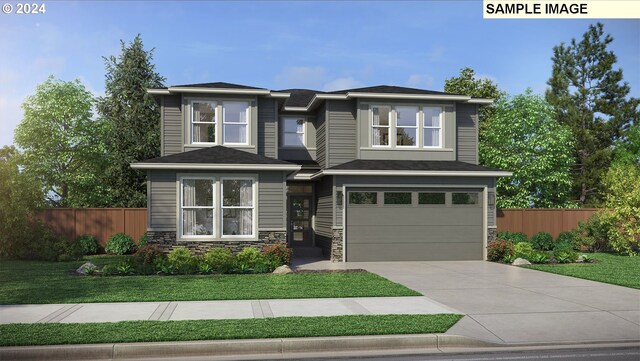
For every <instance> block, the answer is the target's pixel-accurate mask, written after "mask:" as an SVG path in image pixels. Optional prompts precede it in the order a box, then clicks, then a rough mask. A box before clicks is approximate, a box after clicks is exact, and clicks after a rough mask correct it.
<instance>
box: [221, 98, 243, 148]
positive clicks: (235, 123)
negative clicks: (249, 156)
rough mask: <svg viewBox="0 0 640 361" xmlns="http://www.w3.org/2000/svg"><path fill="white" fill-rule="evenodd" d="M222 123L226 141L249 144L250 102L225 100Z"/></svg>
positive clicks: (227, 142)
mask: <svg viewBox="0 0 640 361" xmlns="http://www.w3.org/2000/svg"><path fill="white" fill-rule="evenodd" d="M222 123H223V124H222V125H223V127H224V128H223V133H224V143H226V144H248V140H249V103H247V102H223V103H222Z"/></svg>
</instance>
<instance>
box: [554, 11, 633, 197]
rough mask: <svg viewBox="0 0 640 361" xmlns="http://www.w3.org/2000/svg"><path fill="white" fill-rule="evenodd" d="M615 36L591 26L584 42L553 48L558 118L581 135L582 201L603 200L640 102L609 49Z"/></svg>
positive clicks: (576, 177)
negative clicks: (616, 150)
mask: <svg viewBox="0 0 640 361" xmlns="http://www.w3.org/2000/svg"><path fill="white" fill-rule="evenodd" d="M612 41H613V38H612V37H611V36H610V35H608V34H607V35H605V34H604V30H603V25H602V24H600V23H598V24H596V25H590V26H589V29H588V30H587V32H586V33H585V34H584V35H583V36H582V39H581V40H580V41H576V39H572V40H571V43H570V44H568V45H567V44H564V43H561V44H560V45H558V46H556V47H554V48H553V57H552V60H553V73H552V76H551V78H550V79H549V81H548V84H549V86H550V89H548V90H547V92H546V99H547V101H548V102H549V103H550V104H551V105H552V106H553V107H554V109H555V112H556V119H557V120H558V121H559V122H560V123H561V124H565V125H568V126H569V127H570V128H571V131H572V132H573V136H574V139H575V142H574V143H573V144H574V149H573V152H572V153H573V155H574V157H575V158H576V160H577V162H576V167H575V168H574V169H573V197H574V199H577V200H578V201H579V202H580V204H582V205H584V204H598V203H599V202H601V199H602V177H603V176H604V174H605V172H606V171H607V169H609V165H610V164H611V160H612V145H613V144H614V141H615V140H616V139H617V138H618V137H620V136H621V135H622V134H623V132H624V130H625V129H626V128H627V127H628V126H629V125H630V124H631V122H632V121H633V120H636V121H637V120H638V118H639V117H640V112H639V110H638V105H640V100H639V99H636V98H630V97H628V96H629V91H630V88H629V85H628V83H626V82H623V77H622V69H617V70H614V69H613V66H614V64H615V63H616V61H617V59H616V55H615V54H614V53H613V52H612V51H609V50H607V46H608V45H609V44H611V42H612Z"/></svg>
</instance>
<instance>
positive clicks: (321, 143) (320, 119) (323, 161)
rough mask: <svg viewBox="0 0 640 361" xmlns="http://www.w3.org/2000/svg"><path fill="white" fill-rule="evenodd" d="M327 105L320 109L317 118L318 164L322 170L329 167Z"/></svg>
mask: <svg viewBox="0 0 640 361" xmlns="http://www.w3.org/2000/svg"><path fill="white" fill-rule="evenodd" d="M326 112H327V107H326V104H323V105H322V106H321V107H320V109H318V116H317V118H316V162H318V164H319V165H320V167H321V168H323V169H324V168H326V167H327V122H326Z"/></svg>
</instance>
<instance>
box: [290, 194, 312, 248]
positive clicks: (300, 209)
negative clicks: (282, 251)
mask: <svg viewBox="0 0 640 361" xmlns="http://www.w3.org/2000/svg"><path fill="white" fill-rule="evenodd" d="M288 234H289V244H290V245H291V246H292V247H309V246H311V245H312V243H313V239H312V233H311V196H294V195H290V196H289V232H288Z"/></svg>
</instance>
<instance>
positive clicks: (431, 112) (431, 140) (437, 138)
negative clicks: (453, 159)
mask: <svg viewBox="0 0 640 361" xmlns="http://www.w3.org/2000/svg"><path fill="white" fill-rule="evenodd" d="M422 112H423V113H424V129H423V131H424V136H423V138H422V139H424V146H425V147H427V148H440V147H442V108H441V107H424V108H423V109H422Z"/></svg>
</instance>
